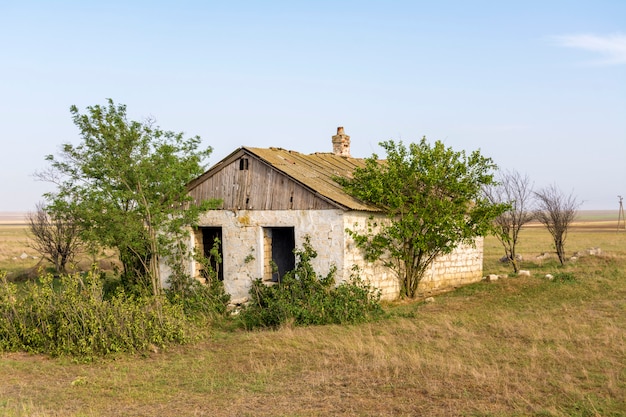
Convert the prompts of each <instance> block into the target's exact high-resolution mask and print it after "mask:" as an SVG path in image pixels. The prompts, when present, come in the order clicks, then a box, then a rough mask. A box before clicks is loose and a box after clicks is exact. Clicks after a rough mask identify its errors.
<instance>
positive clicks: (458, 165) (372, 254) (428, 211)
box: [336, 138, 506, 297]
mask: <svg viewBox="0 0 626 417" xmlns="http://www.w3.org/2000/svg"><path fill="white" fill-rule="evenodd" d="M380 145H381V146H382V147H383V148H384V149H385V150H386V152H387V159H386V160H384V161H380V160H379V159H378V156H377V155H376V154H374V155H372V157H370V158H367V159H366V160H365V166H364V167H362V168H357V169H356V170H355V171H354V173H353V174H354V175H353V178H352V179H345V178H337V179H336V180H337V181H338V182H339V183H340V184H342V185H343V186H344V188H345V190H346V191H347V192H348V193H350V194H351V195H353V196H354V197H356V198H358V199H360V200H362V201H365V202H368V203H370V204H373V205H375V206H377V207H379V208H380V209H381V211H382V212H383V213H384V215H385V216H386V218H385V219H384V221H376V220H375V219H374V218H372V219H371V220H370V222H369V224H368V225H367V228H365V230H358V229H356V228H355V229H354V230H348V232H349V233H350V234H351V236H352V237H353V238H354V240H355V242H356V244H357V245H358V246H359V247H360V248H362V249H363V251H364V253H365V257H366V259H368V260H371V261H373V260H381V261H383V262H384V263H385V264H386V266H387V267H389V268H391V269H393V270H394V271H395V272H396V273H397V274H398V276H399V277H400V283H401V289H400V295H401V296H407V297H415V296H416V293H417V287H418V284H419V281H420V280H421V278H422V276H423V274H424V272H425V271H426V269H427V268H428V267H429V266H430V264H431V263H432V261H433V260H434V259H435V258H436V257H438V256H440V255H443V254H447V253H450V252H451V251H453V250H454V249H455V248H456V247H457V246H459V245H460V244H473V242H474V239H475V238H476V237H477V236H481V235H484V234H485V233H486V232H487V231H488V230H490V228H491V224H492V221H493V219H494V218H495V217H497V216H498V215H499V214H500V213H502V211H503V210H504V209H505V208H506V206H505V205H503V204H491V203H490V202H489V201H488V200H487V199H486V198H484V196H483V195H482V193H481V190H482V188H483V187H484V186H487V185H490V184H492V183H493V181H494V179H493V173H492V172H493V171H494V170H495V168H496V165H495V164H494V163H493V162H492V160H491V159H490V158H486V157H484V156H482V155H481V154H480V152H479V151H474V152H472V153H471V154H469V155H467V154H466V153H465V152H464V151H461V152H455V151H453V150H452V149H451V148H446V147H445V146H444V144H443V143H442V142H440V141H437V142H435V144H434V145H432V146H431V145H430V144H429V143H428V142H426V139H425V138H423V139H422V140H421V141H420V143H417V144H416V143H411V144H410V145H409V148H408V149H407V148H406V147H405V146H404V145H403V144H402V142H400V143H397V144H396V143H395V142H394V141H386V142H382V143H381V144H380Z"/></svg>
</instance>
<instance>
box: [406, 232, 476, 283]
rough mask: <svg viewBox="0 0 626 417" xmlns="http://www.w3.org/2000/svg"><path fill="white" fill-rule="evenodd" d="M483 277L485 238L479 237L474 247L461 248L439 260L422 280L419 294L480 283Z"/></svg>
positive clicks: (465, 246) (464, 246)
mask: <svg viewBox="0 0 626 417" xmlns="http://www.w3.org/2000/svg"><path fill="white" fill-rule="evenodd" d="M482 276H483V238H482V237H479V238H477V239H476V240H475V244H474V245H462V246H459V247H458V248H456V249H455V250H454V251H453V252H452V253H450V254H448V255H444V256H441V257H439V258H437V259H436V260H435V262H433V264H432V266H431V268H430V270H429V271H427V273H426V274H425V276H424V277H423V278H422V281H421V282H420V285H419V287H418V292H419V293H422V294H430V293H435V292H438V291H441V290H444V289H448V288H454V287H459V286H461V285H466V284H471V283H472V282H477V281H480V280H481V279H482Z"/></svg>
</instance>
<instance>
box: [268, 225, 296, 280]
mask: <svg viewBox="0 0 626 417" xmlns="http://www.w3.org/2000/svg"><path fill="white" fill-rule="evenodd" d="M263 243H264V251H263V252H264V257H265V265H264V273H263V279H264V280H265V281H273V282H278V281H280V277H282V276H284V275H285V273H286V272H288V271H291V270H292V269H294V268H295V266H296V257H295V255H294V253H293V251H294V249H295V247H296V239H295V233H294V228H293V227H266V228H264V229H263Z"/></svg>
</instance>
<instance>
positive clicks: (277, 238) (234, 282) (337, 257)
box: [189, 127, 482, 299]
mask: <svg viewBox="0 0 626 417" xmlns="http://www.w3.org/2000/svg"><path fill="white" fill-rule="evenodd" d="M332 149H333V151H332V152H317V153H314V154H310V155H304V154H301V153H299V152H295V151H289V150H285V149H280V148H250V147H241V148H239V149H237V150H235V151H234V152H232V153H231V154H230V155H228V156H227V157H226V158H224V159H223V160H222V161H220V162H218V163H217V164H215V165H214V166H213V167H211V168H210V169H209V170H208V171H207V172H205V173H204V174H203V175H201V176H200V177H198V178H196V179H195V180H194V181H192V182H191V183H190V184H189V190H190V191H189V192H190V194H191V196H192V197H193V198H194V200H196V201H201V200H205V199H220V200H222V204H221V207H220V208H219V209H217V210H211V211H209V212H207V213H205V214H203V215H202V216H201V218H200V223H199V227H198V228H197V230H195V231H194V232H193V233H192V235H191V242H190V244H191V245H193V246H195V247H196V249H197V250H198V251H199V252H200V253H205V254H208V251H209V250H210V249H211V247H212V246H213V243H214V242H215V239H218V240H219V242H221V244H220V245H219V252H220V254H221V262H220V263H219V264H215V263H214V265H213V267H214V268H215V269H216V270H217V271H218V274H219V278H220V279H221V280H223V282H224V287H225V289H226V291H227V292H228V293H229V294H230V295H231V296H232V297H233V298H243V297H245V296H247V295H248V290H249V288H250V285H251V282H252V281H253V280H254V279H257V278H261V279H263V280H264V281H266V282H267V283H271V282H276V281H277V280H279V279H280V276H282V275H283V274H284V273H285V272H286V271H289V270H290V269H292V268H293V267H294V264H295V258H294V253H293V250H294V248H302V243H303V241H304V239H305V236H308V237H309V238H310V242H311V245H312V246H313V248H314V249H315V250H316V252H317V253H318V256H317V258H315V259H314V260H313V267H314V268H315V270H316V271H317V272H318V273H320V274H324V275H325V274H327V273H328V271H329V270H330V268H331V266H332V265H335V266H336V267H337V273H336V280H337V282H338V283H339V282H341V281H346V280H349V279H350V277H351V274H352V273H353V270H354V266H357V267H358V268H359V274H360V276H361V278H363V279H365V280H368V281H369V282H370V283H371V284H372V285H374V286H375V287H377V288H379V289H380V290H381V293H382V297H383V299H393V298H396V297H397V295H398V292H399V284H398V280H397V277H396V275H395V274H394V273H393V272H392V271H391V270H388V269H387V268H385V267H384V266H382V264H380V263H369V262H366V261H365V260H364V259H363V255H362V253H361V250H360V249H359V248H357V247H356V245H355V243H354V241H353V240H352V238H351V237H350V236H349V234H347V233H346V229H347V228H351V229H354V228H355V227H364V226H365V225H366V224H367V220H368V218H370V217H371V216H381V217H382V216H383V214H382V213H381V212H380V210H379V209H378V208H377V207H373V206H371V205H368V204H366V203H364V202H362V201H359V200H357V199H355V198H353V197H352V196H350V195H348V194H346V193H345V192H344V191H343V189H342V187H341V186H340V185H339V184H337V183H336V182H335V181H333V177H335V176H350V175H351V173H352V172H353V170H354V168H356V167H357V166H363V164H364V161H363V160H362V159H358V158H352V157H351V156H350V137H349V136H348V135H346V134H345V132H344V129H343V128H342V127H340V128H338V129H337V134H336V135H334V136H332ZM476 243H477V244H476V246H475V247H461V248H458V249H457V250H456V251H455V252H453V253H452V254H450V255H446V256H444V257H442V258H440V259H438V260H437V261H436V262H435V263H434V264H433V266H432V268H431V269H430V271H429V272H428V273H427V274H426V276H425V277H424V279H423V280H422V283H421V287H420V291H421V292H423V293H425V294H428V293H430V292H433V291H437V290H440V289H443V288H449V287H454V286H458V285H461V284H464V283H469V282H474V281H478V280H480V279H481V276H482V240H481V239H478V240H477V242H476ZM190 268H191V271H192V273H193V274H194V276H196V277H197V278H201V275H202V266H201V265H200V264H199V263H197V262H195V261H192V262H191V265H190Z"/></svg>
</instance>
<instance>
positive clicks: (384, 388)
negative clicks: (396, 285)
mask: <svg viewBox="0 0 626 417" xmlns="http://www.w3.org/2000/svg"><path fill="white" fill-rule="evenodd" d="M580 220H581V223H579V224H577V225H576V227H574V228H572V230H571V231H570V234H569V236H568V240H567V243H566V251H567V253H568V255H572V254H573V253H574V252H581V253H584V251H585V250H586V249H588V248H591V247H600V248H601V249H602V254H601V255H599V256H582V257H580V258H579V259H578V260H576V261H575V262H571V263H569V264H568V265H567V266H566V267H565V268H561V267H559V266H558V265H557V263H556V260H555V258H554V257H552V258H547V259H542V260H538V259H537V258H536V256H537V255H538V254H541V253H543V252H550V251H551V244H550V239H549V236H548V235H547V233H546V232H545V230H543V228H539V227H529V228H527V229H525V230H524V231H523V233H522V236H521V239H522V240H521V243H520V247H519V252H520V253H522V255H523V257H524V261H523V262H522V268H524V269H528V270H530V271H531V273H532V275H531V276H530V277H510V278H504V279H500V280H498V281H495V282H490V283H487V282H481V283H477V284H475V285H471V286H467V287H464V288H461V289H458V290H455V291H452V292H449V293H446V294H442V295H440V296H438V297H436V301H435V302H434V303H428V304H424V303H395V304H390V305H387V306H386V310H387V311H388V312H389V317H387V318H385V319H383V320H381V321H379V322H376V323H370V324H365V325H358V326H343V327H341V326H325V327H311V328H290V327H286V328H283V329H280V330H278V331H268V332H251V333H246V332H232V331H227V330H223V329H205V330H203V331H201V332H200V334H199V335H198V341H197V342H195V343H193V344H190V345H187V346H179V347H174V348H171V349H168V350H166V351H159V352H152V353H149V354H147V355H137V356H130V357H129V356H119V357H112V358H107V359H102V360H97V361H95V362H93V363H75V362H73V361H72V360H70V359H67V358H48V357H45V356H40V355H29V354H27V353H19V354H18V353H10V354H6V353H5V354H0V375H1V376H2V377H1V378H0V415H7V416H76V417H77V416H155V415H158V416H419V415H425V416H459V415H460V416H623V415H626V332H625V331H624V329H626V232H620V233H618V232H617V231H616V229H615V227H616V220H617V217H615V221H612V222H611V221H610V219H606V218H601V217H600V218H598V217H593V218H587V219H585V218H581V219H580ZM3 229H4V227H2V226H0V238H1V237H2V236H6V235H3V234H1V233H2V232H3ZM13 233H14V231H12V232H9V233H8V236H15V235H14V234H13ZM13 242H14V241H13ZM12 244H13V243H12ZM4 245H6V243H5V242H4V241H2V240H0V250H3V249H2V247H3V246H4ZM501 256H502V249H501V248H500V247H499V245H498V244H497V241H496V240H495V239H494V238H492V237H488V238H487V239H486V240H485V262H484V265H485V267H484V268H485V271H484V273H485V274H488V273H497V274H505V273H509V274H510V273H511V270H510V268H509V267H507V266H506V265H503V264H501V263H500V262H498V259H499V258H500V257H501ZM546 273H551V274H554V275H555V276H557V277H561V278H563V279H561V280H558V279H557V280H555V281H548V280H546V279H545V278H544V275H545V274H546ZM559 274H561V275H559ZM571 278H573V279H571Z"/></svg>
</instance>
